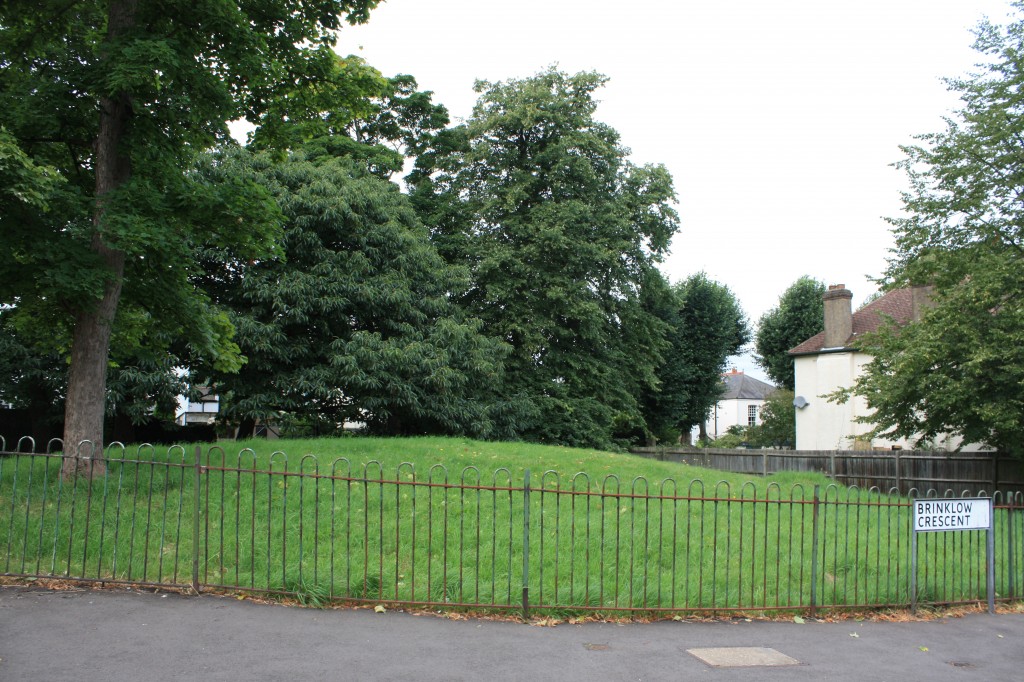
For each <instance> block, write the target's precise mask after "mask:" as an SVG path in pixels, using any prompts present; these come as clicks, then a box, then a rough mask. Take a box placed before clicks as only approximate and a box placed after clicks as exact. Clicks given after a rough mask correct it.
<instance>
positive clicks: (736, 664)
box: [686, 646, 800, 668]
mask: <svg viewBox="0 0 1024 682" xmlns="http://www.w3.org/2000/svg"><path fill="white" fill-rule="evenodd" d="M686 652H687V653H688V654H690V655H691V656H695V657H696V658H699V659H700V660H702V661H704V662H705V663H707V664H708V665H710V666H711V667H713V668H750V667H755V666H762V665H764V666H774V665H800V661H798V660H796V659H795V658H792V657H790V656H787V655H786V654H784V653H781V652H778V651H776V650H775V649H769V648H767V647H762V646H727V647H711V648H705V649H687V650H686Z"/></svg>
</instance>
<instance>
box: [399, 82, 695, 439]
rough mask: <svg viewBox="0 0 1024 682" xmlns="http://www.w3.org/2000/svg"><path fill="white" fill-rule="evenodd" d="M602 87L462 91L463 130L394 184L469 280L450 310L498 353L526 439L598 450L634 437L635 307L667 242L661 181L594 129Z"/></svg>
mask: <svg viewBox="0 0 1024 682" xmlns="http://www.w3.org/2000/svg"><path fill="white" fill-rule="evenodd" d="M604 82H605V78H604V77H603V76H600V75H598V74H595V73H578V74H575V75H569V74H565V73H562V72H560V71H557V70H555V69H550V70H548V71H545V72H542V73H540V74H538V75H536V76H534V77H532V78H527V79H523V80H508V81H502V82H496V83H490V82H483V81H481V82H478V83H477V85H476V90H477V92H478V93H479V95H480V96H479V100H478V102H477V105H476V107H475V108H474V110H473V115H472V116H471V117H470V119H469V121H468V122H467V123H466V124H465V125H464V126H461V127H457V128H455V129H450V130H448V131H445V132H444V134H439V135H437V136H435V137H434V139H433V142H432V144H431V146H430V149H429V150H427V153H424V154H423V155H421V156H420V157H419V159H418V166H417V169H416V172H414V173H413V174H412V176H411V177H410V178H409V180H410V184H411V187H412V190H413V191H412V194H413V198H414V201H415V205H416V207H417V210H418V212H419V213H420V215H421V216H423V219H424V221H425V222H426V223H427V225H428V227H429V228H430V229H431V231H432V236H433V239H434V241H435V243H436V244H437V245H438V248H439V250H440V252H441V253H442V255H444V256H445V258H446V259H447V260H448V261H449V262H450V263H453V264H458V265H463V266H465V267H466V268H468V270H469V273H470V285H469V288H468V289H467V290H466V291H465V293H463V294H462V295H460V296H459V297H458V299H457V300H458V302H459V304H460V305H462V306H464V308H465V309H466V310H467V312H468V314H470V315H472V316H474V317H479V318H480V319H481V320H483V322H484V329H485V332H486V333H487V334H488V335H490V336H494V337H497V338H500V339H502V340H503V341H505V342H506V343H508V344H509V345H510V346H511V348H512V352H511V355H510V356H509V358H508V360H507V362H506V367H507V378H506V382H505V386H504V390H505V392H506V394H507V395H508V396H509V398H510V399H511V400H514V401H515V404H516V405H517V406H518V412H517V414H518V415H519V417H518V419H519V428H518V432H519V433H520V434H521V435H522V436H523V437H525V438H529V439H534V440H541V441H546V442H558V443H566V444H573V445H589V446H607V445H609V444H610V443H611V442H612V440H613V437H614V432H615V431H616V429H619V428H629V427H632V426H637V425H640V424H641V423H642V416H641V415H640V409H639V403H638V397H639V393H640V391H641V390H642V388H643V387H645V386H650V385H652V383H653V382H654V380H655V379H654V367H655V365H656V362H657V359H658V357H659V352H660V350H661V348H662V343H663V341H662V338H663V337H662V331H663V329H662V326H661V323H660V321H659V320H658V319H657V318H656V317H654V316H653V315H651V314H649V313H647V312H646V311H645V310H644V309H643V308H642V306H641V304H640V294H641V286H642V282H643V280H644V278H645V277H646V275H647V273H648V272H649V271H650V270H651V269H652V268H653V267H654V266H655V264H656V263H657V262H658V261H659V260H660V258H661V257H662V255H663V254H664V253H665V251H666V249H667V248H668V244H669V240H670V239H671V237H672V234H673V233H674V231H675V229H676V225H677V218H676V214H675V212H674V210H673V209H672V207H671V202H672V200H673V198H674V194H673V189H672V180H671V177H670V176H669V174H668V172H667V171H666V170H665V169H664V168H663V167H661V166H634V165H633V164H631V163H629V162H628V160H627V158H626V157H627V152H626V150H625V149H624V148H623V147H622V146H621V144H620V142H619V136H618V133H616V132H615V131H614V130H613V129H612V128H610V127H609V126H607V125H605V124H603V123H600V122H599V121H597V120H596V119H595V118H594V111H595V108H596V102H595V100H594V92H595V91H596V90H597V89H598V88H599V87H601V86H602V85H603V84H604Z"/></svg>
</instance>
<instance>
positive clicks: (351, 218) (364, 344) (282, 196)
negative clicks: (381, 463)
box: [194, 152, 504, 437]
mask: <svg viewBox="0 0 1024 682" xmlns="http://www.w3.org/2000/svg"><path fill="white" fill-rule="evenodd" d="M212 172H214V173H215V174H216V177H217V178H219V177H221V176H233V175H238V174H255V175H256V176H257V178H258V179H257V181H258V182H259V183H260V184H261V185H263V186H265V187H267V188H268V191H269V192H270V193H271V195H272V196H274V197H275V198H276V200H277V202H278V204H279V205H280V207H281V210H282V212H283V215H284V219H285V224H284V233H283V237H282V242H281V256H280V257H275V258H268V259H262V260H258V261H253V262H244V261H243V262H239V261H234V262H232V261H229V260H228V259H227V258H225V257H223V255H221V254H214V256H215V257H213V258H211V259H209V260H208V261H207V263H206V265H207V272H206V274H205V275H204V276H203V278H202V280H201V285H202V286H203V288H204V289H205V290H207V291H209V292H210V294H211V296H212V297H213V298H214V299H215V301H216V302H217V303H218V304H220V305H222V306H223V307H225V308H226V309H228V310H229V311H230V315H231V321H232V323H233V324H234V326H235V327H236V329H237V337H236V339H237V342H238V344H239V346H240V348H241V350H242V352H243V353H244V354H245V355H246V357H247V359H248V362H247V363H246V364H245V365H244V366H243V367H242V368H241V369H240V371H238V372H231V371H219V372H218V371H215V370H214V371H210V370H207V371H206V372H205V376H206V377H207V380H208V383H209V385H210V386H211V387H212V388H213V389H214V390H215V391H216V392H217V393H218V394H219V395H220V396H221V402H222V412H223V414H222V416H223V417H225V418H227V419H229V420H232V421H235V422H241V423H242V424H243V428H242V434H240V435H243V436H244V435H249V434H251V430H252V428H251V427H252V425H253V423H254V422H255V420H263V421H264V422H267V421H271V422H275V423H281V422H282V421H284V422H285V423H287V422H288V421H293V422H294V421H295V420H302V421H304V422H306V423H319V424H324V425H326V427H327V428H328V429H329V430H333V429H336V428H338V427H339V426H340V424H341V423H342V422H344V421H358V422H364V423H366V424H368V426H369V427H370V429H371V430H372V431H376V432H382V433H387V434H409V433H424V432H437V431H441V432H445V433H468V434H472V435H474V436H481V437H486V436H495V435H498V433H497V429H496V428H495V426H494V422H493V420H492V416H493V415H492V413H491V412H490V411H489V410H490V409H491V408H492V407H493V404H494V400H492V399H491V398H492V397H493V393H492V388H493V387H495V386H497V385H500V383H501V381H500V380H501V370H502V360H503V355H504V349H503V348H502V346H501V344H500V343H499V342H497V341H494V340H489V339H486V338H484V337H483V336H481V335H480V334H479V331H480V326H481V325H480V322H479V321H478V320H472V319H463V318H462V317H461V316H460V315H459V311H458V310H456V309H455V307H454V306H453V305H452V303H451V301H450V299H449V295H450V294H452V293H454V292H457V291H459V290H461V289H462V288H464V286H465V282H464V279H465V278H464V274H463V273H462V272H460V271H459V269H458V268H454V267H452V266H449V265H447V264H446V263H445V262H444V261H443V260H442V259H441V258H440V256H439V255H438V254H437V251H436V250H435V249H434V247H433V246H432V245H431V244H430V242H429V239H428V234H427V231H426V230H425V229H424V228H423V226H422V225H421V224H420V222H419V221H418V220H417V218H416V216H415V214H414V212H413V210H412V207H411V206H410V204H409V201H408V199H407V197H406V196H405V195H403V194H401V193H400V192H399V191H398V187H397V185H394V184H393V183H391V182H388V181H386V180H383V179H381V178H379V177H377V176H376V175H374V174H373V173H371V172H369V171H368V170H367V169H366V167H365V161H364V160H360V159H355V160H354V159H352V158H349V157H344V156H342V157H336V156H330V155H325V154H320V155H317V154H311V153H308V152H293V153H292V154H290V155H289V156H288V158H286V159H285V160H283V161H279V162H275V161H274V160H273V159H272V158H270V157H269V156H266V155H263V156H255V157H254V156H251V155H248V154H244V153H240V152H237V153H233V154H230V155H227V156H225V157H224V158H222V159H221V160H220V162H219V163H218V164H216V166H215V167H213V168H212ZM213 179H216V178H213ZM194 373H195V374H196V375H199V376H202V375H203V372H202V371H201V370H196V371H195V372H194Z"/></svg>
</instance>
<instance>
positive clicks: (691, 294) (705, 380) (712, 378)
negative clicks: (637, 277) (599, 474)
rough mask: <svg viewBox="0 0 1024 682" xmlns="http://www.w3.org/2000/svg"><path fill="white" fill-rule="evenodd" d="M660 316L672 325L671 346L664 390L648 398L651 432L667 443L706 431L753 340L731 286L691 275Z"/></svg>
mask: <svg viewBox="0 0 1024 682" xmlns="http://www.w3.org/2000/svg"><path fill="white" fill-rule="evenodd" d="M657 314H658V315H659V316H660V317H661V319H662V320H663V321H664V322H665V323H666V324H667V325H668V327H669V331H668V339H669V347H668V348H667V349H666V350H665V351H664V353H663V360H662V362H661V364H660V365H659V367H658V370H657V377H658V387H657V390H655V391H649V392H648V393H647V396H646V400H645V405H646V408H647V409H646V410H645V416H646V418H647V422H648V426H649V429H650V431H651V433H652V434H653V435H654V436H655V437H657V438H660V439H662V440H664V439H666V438H669V439H670V438H671V437H672V436H673V435H674V434H679V433H689V432H690V430H691V429H692V428H693V427H694V426H696V425H698V424H699V425H701V426H702V427H703V425H704V422H705V420H706V419H707V416H708V413H709V412H710V410H711V408H712V407H713V406H714V404H715V403H716V402H717V401H718V399H719V397H721V395H722V391H723V390H724V386H723V384H722V371H723V370H724V369H725V365H726V361H727V360H728V359H729V357H730V356H732V355H736V354H737V353H739V352H740V349H741V348H742V347H743V346H744V345H745V344H746V343H747V342H748V341H749V340H750V331H749V328H748V326H747V320H746V316H745V315H744V314H743V310H742V308H741V307H740V304H739V301H737V300H736V297H735V295H734V294H733V293H732V291H730V290H729V287H727V286H725V285H723V284H719V283H718V282H715V281H713V280H710V279H708V277H707V275H705V274H704V273H697V274H695V275H691V276H690V277H688V278H687V279H686V280H684V281H682V282H680V283H678V284H676V285H675V286H674V287H672V288H671V290H670V291H669V292H668V296H667V297H666V296H665V295H664V294H663V295H662V297H661V302H660V305H659V306H658V308H657Z"/></svg>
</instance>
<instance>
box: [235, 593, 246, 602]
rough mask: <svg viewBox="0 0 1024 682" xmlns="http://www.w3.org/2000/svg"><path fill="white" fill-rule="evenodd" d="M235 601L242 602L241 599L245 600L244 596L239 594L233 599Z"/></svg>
mask: <svg viewBox="0 0 1024 682" xmlns="http://www.w3.org/2000/svg"><path fill="white" fill-rule="evenodd" d="M235 599H237V600H238V601H242V600H243V599H245V595H244V594H240V595H238V596H237V597H235Z"/></svg>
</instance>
